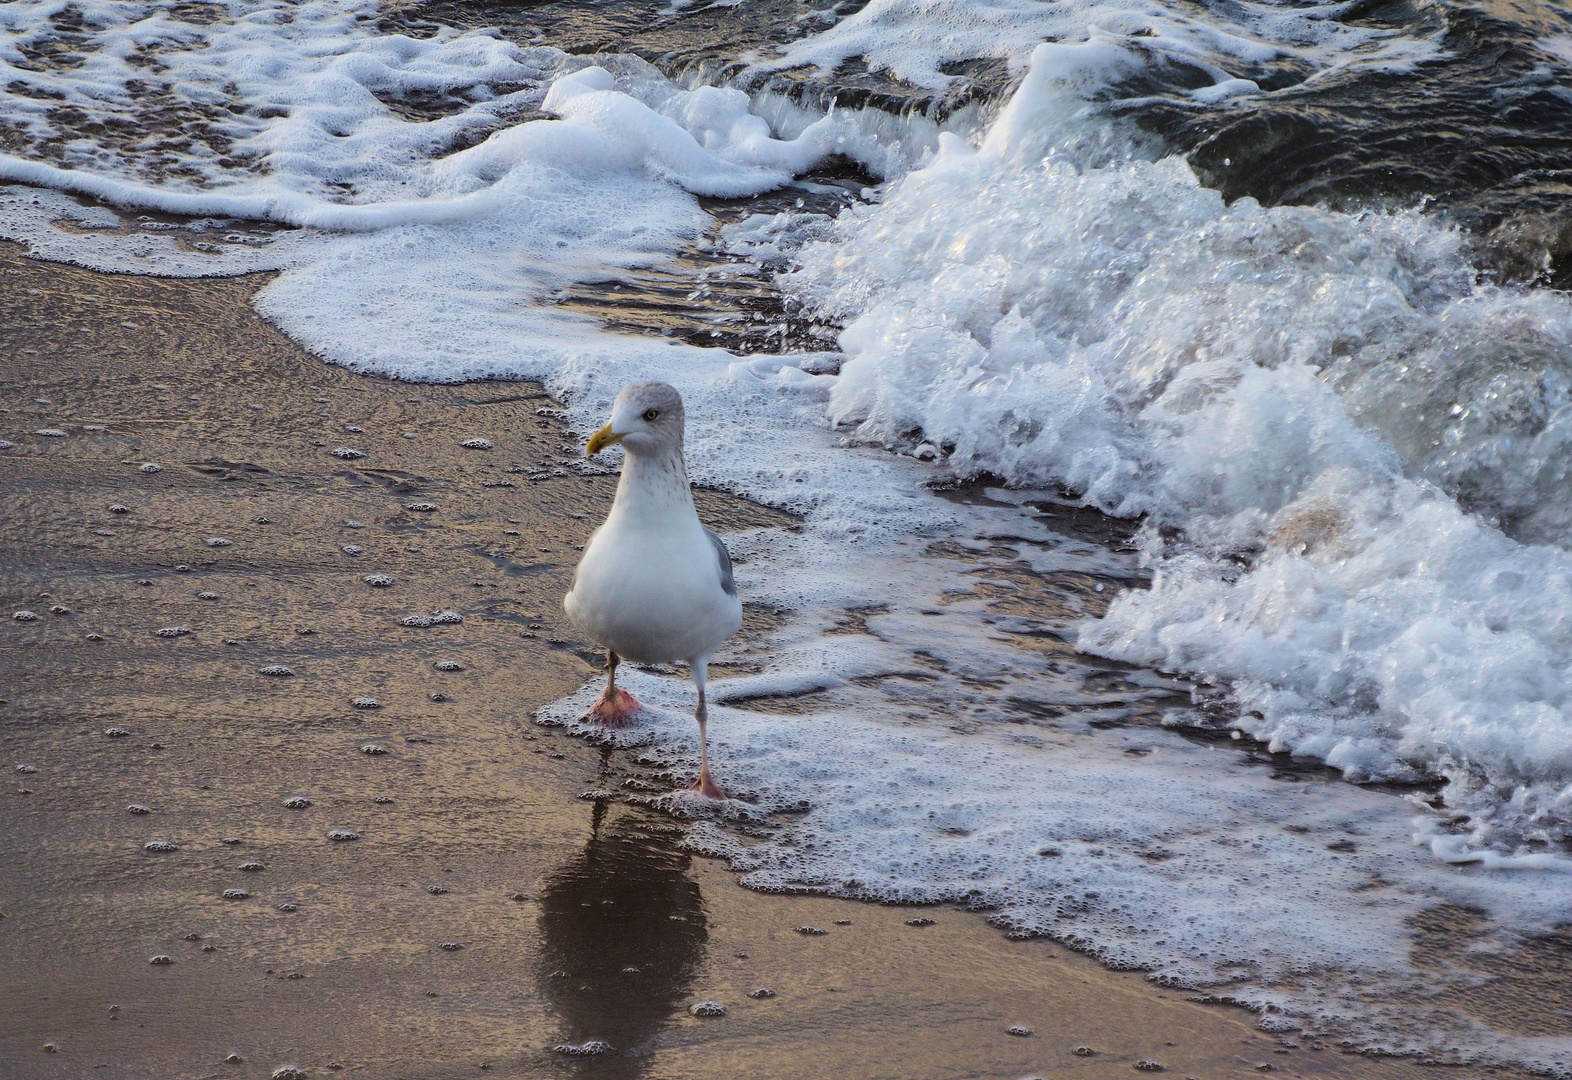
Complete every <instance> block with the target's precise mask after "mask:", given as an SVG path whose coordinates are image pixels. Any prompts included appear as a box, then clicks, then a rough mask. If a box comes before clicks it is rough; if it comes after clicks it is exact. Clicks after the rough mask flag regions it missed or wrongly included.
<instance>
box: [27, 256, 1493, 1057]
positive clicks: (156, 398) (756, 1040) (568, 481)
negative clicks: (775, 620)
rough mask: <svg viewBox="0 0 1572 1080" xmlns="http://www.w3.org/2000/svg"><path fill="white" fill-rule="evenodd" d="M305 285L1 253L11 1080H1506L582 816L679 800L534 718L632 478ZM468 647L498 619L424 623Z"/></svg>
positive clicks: (560, 666)
mask: <svg viewBox="0 0 1572 1080" xmlns="http://www.w3.org/2000/svg"><path fill="white" fill-rule="evenodd" d="M264 283H265V282H264V280H263V279H256V278H251V279H219V280H206V281H169V280H160V279H153V278H145V277H121V276H114V275H104V274H96V273H93V272H90V271H86V270H81V269H78V268H74V267H65V266H58V265H50V264H42V263H35V262H31V261H29V260H27V259H25V258H23V257H22V253H21V250H20V249H18V248H16V247H14V246H9V245H0V356H3V357H4V367H3V369H0V391H3V394H0V438H3V439H7V440H10V441H11V442H13V443H15V444H16V445H15V446H14V447H13V448H11V449H9V450H3V451H0V492H3V495H0V500H3V506H4V514H3V515H0V605H3V614H4V616H5V617H4V620H3V622H0V698H3V699H4V701H3V704H0V766H3V768H4V770H5V776H4V783H3V785H0V913H3V918H0V1077H3V1078H6V1080H10V1078H17V1080H24V1078H25V1080H32V1078H38V1080H47V1078H56V1077H60V1078H65V1077H71V1078H80V1077H95V1078H96V1077H102V1078H106V1080H108V1078H117V1077H125V1078H144V1077H145V1078H159V1080H167V1078H177V1077H178V1078H184V1077H220V1076H222V1077H268V1076H272V1075H275V1070H279V1069H282V1068H284V1067H285V1066H295V1067H297V1068H298V1069H299V1070H301V1071H302V1072H303V1074H304V1075H306V1076H310V1077H325V1076H331V1075H335V1074H338V1073H339V1072H340V1070H342V1073H343V1074H351V1073H354V1074H357V1075H360V1076H365V1077H373V1078H378V1080H380V1078H405V1077H407V1078H410V1080H417V1078H418V1080H436V1078H445V1077H459V1076H477V1075H492V1076H515V1077H536V1076H547V1077H549V1076H559V1075H560V1076H583V1077H634V1076H645V1077H651V1078H656V1077H670V1078H689V1080H697V1078H707V1077H716V1078H720V1077H737V1076H752V1077H781V1078H802V1077H846V1078H863V1077H867V1078H874V1077H889V1078H915V1077H944V1078H950V1077H956V1078H958V1077H1021V1076H1032V1075H1041V1076H1050V1075H1051V1076H1076V1077H1085V1078H1088V1080H1090V1078H1099V1077H1127V1076H1130V1075H1131V1074H1132V1070H1133V1068H1135V1067H1136V1064H1137V1063H1138V1062H1142V1061H1148V1062H1155V1063H1158V1064H1160V1065H1161V1067H1162V1069H1163V1070H1164V1071H1166V1072H1168V1073H1171V1074H1173V1075H1175V1076H1183V1077H1186V1078H1187V1080H1188V1078H1191V1077H1195V1078H1200V1080H1223V1078H1226V1077H1244V1076H1247V1075H1256V1074H1257V1073H1258V1072H1259V1071H1262V1070H1270V1071H1276V1072H1280V1073H1283V1074H1287V1075H1295V1076H1348V1077H1364V1076H1383V1077H1384V1076H1394V1077H1396V1076H1403V1077H1407V1076H1436V1075H1441V1076H1447V1077H1456V1076H1462V1075H1465V1074H1466V1075H1470V1076H1471V1075H1475V1074H1476V1073H1478V1072H1479V1070H1457V1069H1444V1070H1443V1069H1438V1068H1434V1067H1425V1066H1423V1065H1420V1064H1417V1063H1413V1062H1409V1061H1396V1060H1391V1059H1376V1058H1370V1057H1364V1056H1359V1055H1354V1054H1350V1053H1346V1052H1342V1051H1340V1050H1339V1048H1337V1047H1334V1046H1320V1045H1312V1044H1311V1043H1309V1042H1308V1041H1300V1042H1291V1041H1285V1040H1280V1039H1278V1038H1276V1037H1273V1036H1269V1035H1267V1034H1264V1033H1262V1032H1260V1031H1258V1030H1257V1029H1256V1028H1255V1026H1254V1018H1253V1017H1252V1016H1251V1015H1249V1014H1248V1013H1246V1012H1244V1011H1243V1010H1239V1009H1235V1008H1231V1007H1227V1006H1219V1005H1206V1004H1201V1003H1199V1002H1198V1001H1196V1000H1194V999H1193V995H1187V994H1185V993H1182V992H1178V991H1173V990H1168V989H1164V988H1161V987H1158V986H1154V985H1153V984H1151V983H1149V982H1147V981H1146V980H1145V979H1144V978H1143V977H1142V976H1141V974H1140V973H1137V972H1112V971H1107V970H1104V969H1103V968H1101V967H1099V966H1098V965H1097V964H1095V963H1093V962H1092V961H1090V960H1088V959H1087V958H1085V957H1083V956H1080V955H1078V954H1075V953H1073V952H1070V951H1068V950H1065V949H1063V948H1061V947H1059V946H1057V945H1054V944H1051V943H1048V942H1044V941H1040V940H1026V941H1016V940H1010V939H1008V938H1006V937H1005V936H1004V935H1002V934H1001V933H999V932H998V931H996V930H994V929H993V928H991V927H990V926H989V925H988V924H987V923H986V922H985V921H984V919H983V918H982V917H980V916H977V915H974V914H968V913H965V912H961V911H955V910H950V909H924V910H914V909H906V908H894V907H879V906H871V905H859V904H855V903H851V902H847V901H839V900H830V899H825V898H817V897H788V896H766V895H758V894H755V893H751V892H748V891H746V890H744V889H742V888H740V887H739V886H738V885H737V884H736V882H735V879H734V876H733V875H732V874H731V872H730V871H729V870H728V869H727V868H726V867H725V866H724V864H720V863H716V862H713V861H708V860H702V859H697V858H693V857H690V856H689V855H687V854H685V853H683V852H682V851H681V850H680V849H679V847H678V846H677V840H678V839H679V837H680V830H681V823H680V822H675V821H672V820H669V819H666V818H663V817H661V816H659V815H656V814H653V813H651V812H649V811H647V810H643V809H640V808H638V807H634V806H630V805H626V804H623V803H617V802H609V801H600V802H596V801H590V800H585V799H581V798H579V796H580V795H581V794H582V793H584V792H586V791H588V790H590V789H601V788H608V789H616V788H618V787H619V785H621V784H622V783H623V782H624V781H625V780H627V779H630V778H632V779H636V780H637V782H639V783H642V784H646V785H647V784H652V783H653V784H660V783H662V782H663V781H669V778H663V777H660V776H651V775H648V772H647V770H641V769H640V768H639V767H638V765H637V763H636V762H635V761H633V760H631V759H629V758H626V757H624V756H622V755H612V754H610V753H608V752H603V751H601V750H600V749H597V748H595V747H592V746H588V745H586V744H584V743H582V742H579V741H576V740H573V739H570V738H567V737H565V736H563V735H560V734H556V733H554V732H552V731H551V730H549V729H543V728H540V727H537V726H536V725H534V724H533V723H532V722H531V719H530V712H531V710H532V709H534V708H537V707H539V706H541V705H543V704H545V703H547V702H549V701H551V700H553V699H555V698H557V697H560V696H561V695H563V694H565V693H567V692H569V691H572V690H574V689H577V688H578V687H579V686H581V685H582V684H583V683H584V682H585V681H587V680H588V679H590V678H592V677H594V676H595V674H596V670H597V667H598V664H599V659H598V653H597V650H595V649H594V648H593V647H592V646H591V645H590V643H588V642H586V641H583V640H581V639H579V638H578V637H577V636H576V635H575V632H574V631H573V629H572V628H571V627H570V626H569V625H567V623H566V620H565V618H564V616H563V615H562V611H561V603H560V601H561V596H562V593H563V591H564V590H565V589H566V587H567V584H568V581H569V578H570V575H571V572H572V567H573V565H574V562H575V561H576V558H577V554H578V552H577V550H576V547H575V545H579V544H582V542H583V540H584V538H585V537H586V536H587V534H588V533H589V531H590V529H591V528H593V526H594V525H595V524H596V523H598V521H599V520H600V518H601V516H602V515H603V514H604V512H605V510H606V508H607V506H608V505H609V503H610V498H611V494H612V490H613V478H611V477H607V476H597V475H584V474H581V473H579V472H577V471H575V468H574V463H575V462H577V461H579V460H580V458H581V447H580V444H579V442H578V440H577V439H575V438H574V437H572V436H571V435H570V434H569V433H568V432H567V431H566V429H565V427H564V425H563V423H562V422H561V420H560V418H559V417H558V415H557V414H556V413H554V412H553V411H552V409H551V405H552V403H551V401H550V400H549V399H548V398H547V397H546V396H545V395H544V394H543V393H542V392H541V390H540V389H539V388H538V387H535V386H531V385H529V384H523V383H511V384H506V383H483V384H468V385H459V386H440V387H439V386H417V385H410V384H400V383H393V382H389V381H386V380H381V379H374V378H370V377H366V376H360V375H356V374H353V373H351V372H348V371H345V370H342V369H339V368H335V367H329V366H327V365H324V364H322V363H321V362H319V361H318V360H316V359H315V358H313V357H311V356H309V355H306V354H305V353H303V352H301V351H300V350H299V349H298V348H296V347H295V346H293V345H292V344H291V343H290V342H289V341H288V340H287V339H285V338H284V337H283V336H282V335H280V334H279V333H278V332H276V331H275V330H273V329H272V328H271V327H269V326H268V325H266V324H265V323H263V322H262V321H261V320H260V319H259V318H258V317H257V316H256V315H255V314H254V313H253V312H252V310H251V308H250V307H249V303H248V302H249V299H250V297H251V296H252V295H253V294H254V292H255V291H256V290H257V289H258V288H260V287H261V285H262V284H264ZM37 399H43V401H41V402H40V401H39V400H37ZM354 428H359V429H363V430H358V431H357V430H352V429H354ZM40 429H46V430H47V429H55V430H58V431H62V432H64V433H65V434H64V435H63V436H59V437H51V436H45V435H38V434H35V432H36V431H38V430H40ZM477 437H478V438H485V439H489V440H490V441H491V442H492V443H493V444H494V448H493V449H491V450H476V449H465V448H462V447H461V446H459V443H460V442H461V441H463V440H466V439H471V438H477ZM339 447H346V448H351V449H355V450H359V451H362V452H363V453H364V455H365V456H364V457H360V458H354V459H345V458H339V457H335V456H333V454H332V451H333V450H334V449H336V448H339ZM147 464H153V465H157V466H159V469H158V471H151V470H147V471H144V469H145V466H146V465H147ZM420 504H429V505H432V506H434V507H435V508H436V509H434V510H420V509H411V508H410V507H411V505H417V506H418V505H420ZM699 504H700V512H701V514H702V515H703V516H704V517H705V519H706V521H707V522H708V523H709V524H710V525H711V526H712V527H714V528H715V529H717V530H718V531H725V530H727V529H735V528H741V527H758V526H766V527H789V525H790V519H789V518H787V517H785V516H784V515H781V514H778V513H775V512H773V511H769V510H766V509H763V508H760V507H757V506H753V505H751V504H748V503H745V502H742V501H740V500H737V499H733V498H730V497H726V496H722V495H719V494H716V493H713V492H701V493H700V495H699ZM116 505H119V506H123V507H124V508H125V509H124V511H123V512H117V511H113V510H111V509H110V507H111V506H116ZM351 521H355V522H359V523H361V525H362V527H359V528H356V527H351V526H350V525H348V524H347V523H348V522H351ZM212 541H227V543H220V544H214V543H212ZM350 545H354V546H358V547H359V548H360V549H361V550H360V551H359V553H349V552H346V550H345V549H346V547H348V546H350ZM375 574H382V575H386V576H387V577H389V578H391V579H392V584H391V585H388V586H382V587H379V586H374V585H372V584H368V583H367V582H366V581H365V578H366V577H367V576H368V575H375ZM24 610H25V611H31V612H33V613H35V614H36V616H37V618H35V619H32V620H29V621H17V620H15V619H13V618H12V617H11V615H12V613H13V612H16V611H24ZM436 610H452V611H456V612H459V613H460V614H461V615H462V616H463V621H462V623H448V624H438V625H433V626H429V627H406V626H402V625H400V620H401V619H402V618H404V617H405V616H408V615H418V614H429V613H431V612H433V611H436ZM768 623H769V616H768V614H767V613H762V612H750V613H749V618H748V623H747V626H746V627H745V633H746V632H752V633H754V634H757V633H758V632H759V630H760V629H761V628H762V627H765V626H767V625H768ZM160 631H167V632H168V633H166V634H164V635H162V636H161V634H160ZM176 631H181V632H176ZM444 661H456V662H457V663H459V664H462V665H463V670H453V671H442V670H439V669H438V668H437V667H436V665H437V664H439V663H441V662H444ZM274 665H282V666H283V667H285V668H287V669H288V670H289V671H290V672H291V674H288V675H267V674H263V673H262V671H263V669H266V668H270V667H272V666H274ZM357 698H371V699H375V701H376V703H377V705H378V706H379V707H376V708H361V707H356V705H355V704H354V701H355V699H357ZM361 704H362V705H365V704H367V703H366V702H364V701H363V702H361ZM114 731H118V732H123V734H110V732H114ZM827 745H828V743H827ZM370 748H378V749H380V750H381V751H382V752H380V753H373V752H368V750H369V749H370ZM19 766H25V767H27V769H28V770H33V771H17V770H18V767H19ZM292 799H303V800H307V801H308V804H307V805H301V806H298V808H292V807H291V806H289V805H286V800H292ZM133 806H135V807H137V808H138V809H139V810H140V809H143V808H145V811H146V812H132V810H130V809H128V808H130V807H133ZM335 830H351V831H352V832H353V834H354V835H355V837H356V838H355V839H341V840H335V839H332V838H331V837H332V836H333V835H335ZM339 835H342V834H339ZM155 840H163V841H168V842H169V843H170V844H172V845H175V846H176V847H177V850H168V851H150V850H147V848H146V845H147V844H149V843H150V842H152V841H155ZM248 866H249V867H250V868H247V867H248ZM226 890H241V891H242V892H243V893H244V894H245V895H244V896H238V897H234V898H230V899H226V898H225V897H224V893H225V891H226ZM913 919H926V920H931V922H930V923H929V924H928V925H912V924H911V922H910V920H913ZM799 927H814V928H819V929H822V930H823V931H824V932H823V933H812V934H809V933H800V932H798V929H797V928H799ZM1442 951H1443V952H1444V951H1445V950H1442ZM164 957H167V958H168V962H167V963H163V962H161V963H154V962H153V961H154V958H164ZM761 988H764V989H768V990H769V991H772V992H773V994H772V995H762V994H760V995H758V996H751V995H750V992H752V991H758V990H760V989H761ZM709 1000H713V1001H717V1002H720V1003H722V1004H723V1005H724V1006H725V1007H726V1009H727V1015H725V1016H724V1017H717V1018H706V1017H701V1016H695V1015H693V1014H692V1013H691V1011H690V1009H691V1007H692V1006H693V1005H695V1004H696V1003H698V1002H702V1001H709ZM1012 1026H1019V1027H1021V1028H1022V1029H1023V1031H1024V1029H1030V1034H1025V1033H1021V1034H1011V1033H1010V1031H1009V1030H1008V1029H1010V1028H1011V1027H1012ZM591 1040H599V1041H601V1042H604V1043H605V1044H606V1046H607V1048H606V1049H605V1050H604V1052H602V1053H599V1054H595V1055H583V1056H575V1055H572V1054H567V1053H563V1052H560V1051H559V1050H558V1049H555V1048H558V1047H563V1048H566V1047H569V1046H578V1047H580V1048H583V1044H585V1043H586V1042H589V1041H591ZM1077 1048H1084V1049H1085V1050H1087V1051H1088V1052H1087V1053H1080V1052H1078V1049H1077ZM231 1055H233V1056H234V1057H235V1059H236V1060H232V1061H231V1060H226V1058H229V1057H230V1056H231ZM283 1075H290V1074H288V1073H285V1074H283Z"/></svg>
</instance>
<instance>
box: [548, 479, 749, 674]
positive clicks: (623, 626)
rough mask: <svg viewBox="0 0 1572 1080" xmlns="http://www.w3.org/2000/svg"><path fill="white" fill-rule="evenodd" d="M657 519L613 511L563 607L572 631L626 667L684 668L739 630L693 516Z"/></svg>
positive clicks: (738, 611) (736, 611)
mask: <svg viewBox="0 0 1572 1080" xmlns="http://www.w3.org/2000/svg"><path fill="white" fill-rule="evenodd" d="M662 518H663V519H658V520H652V519H651V518H650V517H648V516H645V515H630V514H626V513H619V512H618V510H617V509H613V511H612V513H611V516H610V517H609V518H607V520H606V523H605V524H604V525H602V526H601V527H600V528H599V529H598V530H596V532H595V535H594V536H592V537H591V538H590V542H589V543H588V544H587V545H585V549H584V558H583V559H582V560H581V561H580V562H579V569H578V574H577V576H576V577H575V578H574V582H573V589H572V591H571V592H569V593H568V595H567V597H566V598H565V599H564V601H563V607H564V608H565V609H566V610H567V613H568V617H569V618H570V619H572V620H573V622H574V624H575V625H576V626H578V627H579V629H581V630H583V631H584V632H585V633H586V634H588V635H589V636H590V637H592V638H594V639H595V640H596V641H598V642H600V643H601V644H602V645H605V646H606V647H607V648H609V649H611V650H613V651H614V652H616V653H617V654H618V655H619V656H622V657H624V658H626V659H628V660H631V661H633V662H634V663H640V664H664V663H671V662H672V661H676V660H683V661H689V662H691V661H693V660H696V659H698V658H699V657H703V656H708V655H710V654H711V653H713V652H714V651H715V650H716V649H717V648H719V647H720V645H721V644H722V643H723V642H725V640H726V639H727V638H729V637H731V635H732V634H735V633H736V632H737V628H738V627H740V626H741V625H742V602H741V601H740V600H739V599H738V598H737V597H735V596H733V595H731V594H729V593H727V592H726V591H725V589H724V588H722V586H721V566H720V560H719V559H718V557H717V555H716V552H715V548H714V546H713V545H712V544H711V543H710V539H709V537H708V536H706V535H705V533H704V529H703V527H702V526H701V525H700V524H699V519H698V515H697V514H694V513H693V511H692V510H691V509H689V510H688V512H687V513H686V514H676V515H669V516H666V515H663V516H662Z"/></svg>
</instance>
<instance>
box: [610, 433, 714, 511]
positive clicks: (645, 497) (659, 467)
mask: <svg viewBox="0 0 1572 1080" xmlns="http://www.w3.org/2000/svg"><path fill="white" fill-rule="evenodd" d="M684 507H685V508H686V509H687V510H688V512H689V513H694V509H693V492H692V491H691V490H690V489H689V487H688V469H687V466H686V465H684V464H683V460H682V451H681V450H668V451H665V452H664V453H660V454H651V455H645V454H634V453H629V454H627V455H626V456H624V457H623V459H622V479H621V480H619V481H618V482H617V502H616V506H615V509H616V510H617V511H618V512H621V513H623V514H627V515H632V516H637V517H644V516H646V515H648V516H658V517H661V518H667V517H669V516H670V514H671V512H672V511H673V510H676V509H681V508H684Z"/></svg>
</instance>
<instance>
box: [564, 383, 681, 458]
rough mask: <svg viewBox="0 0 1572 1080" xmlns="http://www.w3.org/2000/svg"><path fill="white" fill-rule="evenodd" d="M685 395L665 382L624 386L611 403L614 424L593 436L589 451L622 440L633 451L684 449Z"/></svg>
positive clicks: (652, 452)
mask: <svg viewBox="0 0 1572 1080" xmlns="http://www.w3.org/2000/svg"><path fill="white" fill-rule="evenodd" d="M682 430H683V416H682V395H681V394H679V393H677V390H676V388H675V387H673V386H669V385H667V384H666V383H663V382H641V383H633V384H632V385H631V386H624V387H623V388H622V393H620V394H618V395H617V400H616V401H613V402H612V403H611V423H609V424H607V425H606V426H605V427H603V428H601V429H600V430H599V431H597V432H596V433H595V434H594V435H591V436H590V441H589V446H588V447H587V448H586V449H585V453H586V454H598V453H600V452H601V451H602V450H604V449H606V447H608V446H610V445H612V444H613V443H621V444H622V445H623V447H624V448H625V449H626V450H627V451H628V453H630V454H639V455H642V456H646V457H653V456H656V455H659V454H663V453H671V452H673V451H675V452H676V453H679V454H680V453H681V452H682Z"/></svg>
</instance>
